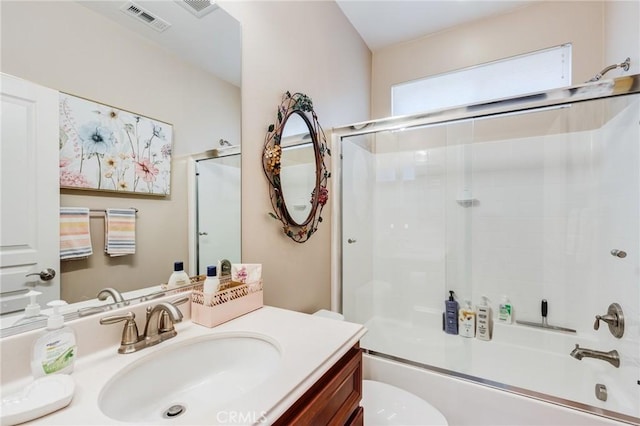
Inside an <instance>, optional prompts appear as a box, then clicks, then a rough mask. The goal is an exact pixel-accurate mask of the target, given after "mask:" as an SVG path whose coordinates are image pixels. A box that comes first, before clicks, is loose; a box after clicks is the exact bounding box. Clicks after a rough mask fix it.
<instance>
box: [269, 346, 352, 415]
mask: <svg viewBox="0 0 640 426" xmlns="http://www.w3.org/2000/svg"><path fill="white" fill-rule="evenodd" d="M361 398H362V351H361V350H360V347H359V345H356V346H354V347H353V348H351V349H349V352H347V353H346V354H345V355H344V356H343V357H342V358H341V359H340V360H339V361H338V362H336V363H335V365H334V366H333V367H331V369H329V371H327V372H326V373H325V375H324V376H322V377H321V378H320V380H318V381H317V382H316V383H315V384H314V385H313V386H312V387H311V389H309V390H308V391H307V392H306V393H305V394H304V395H302V397H300V399H298V401H296V402H295V403H294V404H293V405H292V406H291V407H290V408H289V409H288V410H287V411H286V412H285V413H284V414H283V415H282V416H281V417H280V418H279V419H278V420H276V422H275V423H274V425H276V426H284V425H304V426H307V425H309V426H311V425H313V426H328V425H336V426H337V425H340V426H342V425H349V426H351V425H353V426H356V425H360V426H362V425H363V423H364V422H363V413H364V412H363V409H362V407H360V399H361Z"/></svg>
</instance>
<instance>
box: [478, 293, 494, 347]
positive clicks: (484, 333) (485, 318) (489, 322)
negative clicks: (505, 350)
mask: <svg viewBox="0 0 640 426" xmlns="http://www.w3.org/2000/svg"><path fill="white" fill-rule="evenodd" d="M476 312H477V315H478V318H477V331H476V337H477V338H478V339H480V340H491V337H492V335H493V315H492V312H491V306H489V298H488V297H487V296H482V303H481V304H480V305H478V307H477V309H476Z"/></svg>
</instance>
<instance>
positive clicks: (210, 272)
mask: <svg viewBox="0 0 640 426" xmlns="http://www.w3.org/2000/svg"><path fill="white" fill-rule="evenodd" d="M216 271H217V268H216V267H215V266H207V278H206V279H205V280H204V284H203V285H202V292H203V293H204V305H205V306H210V305H211V299H212V297H213V293H215V292H216V291H218V286H219V285H220V280H218V277H217V276H216Z"/></svg>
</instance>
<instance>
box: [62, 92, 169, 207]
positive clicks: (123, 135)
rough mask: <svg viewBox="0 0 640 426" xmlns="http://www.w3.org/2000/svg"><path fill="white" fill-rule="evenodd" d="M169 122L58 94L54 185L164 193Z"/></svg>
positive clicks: (166, 191)
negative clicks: (57, 174)
mask: <svg viewBox="0 0 640 426" xmlns="http://www.w3.org/2000/svg"><path fill="white" fill-rule="evenodd" d="M172 135H173V128H172V126H171V125H170V124H167V123H163V122H160V121H157V120H153V119H151V118H148V117H144V116H142V115H140V114H135V113H132V112H128V111H123V110H120V109H117V108H113V107H110V106H107V105H103V104H99V103H97V102H93V101H89V100H87V99H83V98H78V97H76V96H71V95H68V94H64V93H61V94H60V187H61V188H74V189H93V190H101V191H117V192H128V193H139V194H153V195H161V196H163V195H169V189H170V183H171V141H172Z"/></svg>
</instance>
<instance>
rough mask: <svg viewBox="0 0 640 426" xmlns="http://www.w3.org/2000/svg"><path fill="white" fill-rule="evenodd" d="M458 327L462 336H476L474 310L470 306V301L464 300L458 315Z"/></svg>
mask: <svg viewBox="0 0 640 426" xmlns="http://www.w3.org/2000/svg"><path fill="white" fill-rule="evenodd" d="M458 329H459V331H460V335H461V336H462V337H475V336H476V312H475V311H474V310H473V308H472V307H471V301H470V300H466V301H465V305H464V307H463V308H460V311H459V315H458Z"/></svg>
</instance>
